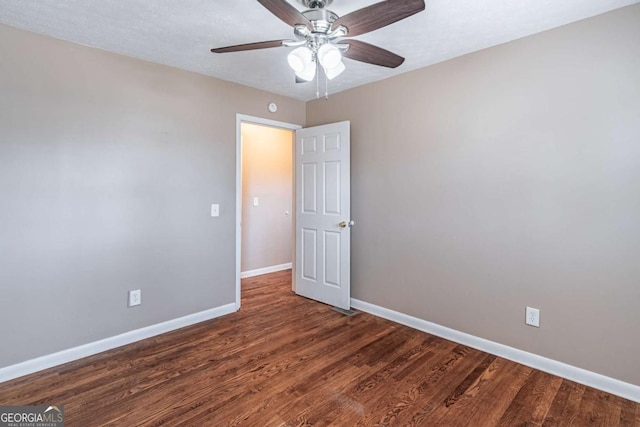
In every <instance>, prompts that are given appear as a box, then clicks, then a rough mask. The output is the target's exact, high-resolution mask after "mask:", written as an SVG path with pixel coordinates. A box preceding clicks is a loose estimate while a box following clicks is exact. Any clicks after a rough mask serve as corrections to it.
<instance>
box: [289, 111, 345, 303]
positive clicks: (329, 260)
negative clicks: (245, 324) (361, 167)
mask: <svg viewBox="0 0 640 427" xmlns="http://www.w3.org/2000/svg"><path fill="white" fill-rule="evenodd" d="M349 132H350V130H349V122H341V123H333V124H330V125H324V126H317V127H313V128H307V129H301V130H298V131H296V256H295V265H294V270H295V276H294V279H295V280H294V289H295V292H296V293H297V294H299V295H302V296H305V297H308V298H312V299H315V300H317V301H321V302H324V303H326V304H331V305H334V306H337V307H340V308H344V309H349V308H350V300H351V294H350V291H351V290H350V286H351V282H350V272H351V268H350V256H351V252H350V251H351V247H350V245H351V231H350V227H349V226H348V225H347V226H344V224H349V223H350V220H351V218H350V215H351V203H350V197H351V195H350V185H351V180H350V153H349V150H350V135H349ZM341 222H343V227H341V226H340V223H341Z"/></svg>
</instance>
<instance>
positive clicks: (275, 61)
mask: <svg viewBox="0 0 640 427" xmlns="http://www.w3.org/2000/svg"><path fill="white" fill-rule="evenodd" d="M288 1H289V2H290V3H292V4H294V5H295V6H296V7H298V9H300V10H304V7H303V6H302V5H301V4H299V3H298V2H297V0H288ZM376 1H377V0H334V2H333V4H332V5H331V6H330V7H329V8H330V9H331V10H333V11H334V12H336V13H337V14H338V15H344V14H346V13H349V12H351V11H354V10H356V9H359V8H361V7H364V6H367V5H370V4H373V3H376ZM639 1H640V0H426V5H427V8H426V10H425V11H424V12H421V13H419V14H417V15H414V16H412V17H410V18H408V19H405V20H404V21H400V22H397V23H395V24H392V25H391V26H389V27H386V28H383V29H380V30H378V31H375V32H372V33H369V34H366V35H363V36H360V37H357V38H358V39H361V40H364V41H367V42H369V43H373V44H376V45H379V46H380V47H383V48H385V49H388V50H391V51H392V52H395V53H397V54H399V55H401V56H404V57H405V58H406V61H405V63H404V64H403V65H401V66H400V67H399V68H397V69H395V70H389V69H386V68H383V67H377V66H374V65H368V64H363V63H359V62H356V61H351V60H349V59H346V60H345V63H346V65H347V70H346V71H345V72H344V73H343V74H342V75H340V76H339V77H338V78H336V79H335V80H334V81H332V82H330V92H331V93H335V92H339V91H342V90H346V89H349V88H352V87H355V86H359V85H362V84H365V83H369V82H372V81H376V80H381V79H384V78H387V77H390V76H393V75H396V74H400V73H404V72H407V71H411V70H414V69H416V68H421V67H425V66H427V65H430V64H434V63H437V62H441V61H444V60H447V59H450V58H454V57H456V56H460V55H464V54H466V53H470V52H473V51H477V50H480V49H484V48H487V47H490V46H495V45H497V44H500V43H504V42H507V41H510V40H514V39H517V38H520V37H523V36H527V35H530V34H534V33H538V32H540V31H544V30H548V29H551V28H554V27H558V26H560V25H564V24H568V23H570V22H574V21H577V20H580V19H584V18H587V17H590V16H594V15H598V14H600V13H604V12H607V11H609V10H613V9H617V8H620V7H623V6H626V5H630V4H634V3H638V2H639ZM0 23H4V24H7V25H10V26H13V27H17V28H22V29H26V30H29V31H33V32H36V33H40V34H45V35H48V36H52V37H56V38H59V39H63V40H69V41H72V42H76V43H81V44H84V45H88V46H93V47H97V48H100V49H104V50H107V51H111V52H116V53H120V54H123V55H127V56H132V57H136V58H141V59H145V60H148V61H152V62H157V63H160V64H166V65H170V66H173V67H177V68H182V69H185V70H190V71H195V72H198V73H202V74H206V75H209V76H214V77H218V78H221V79H224V80H229V81H233V82H237V83H241V84H244V85H248V86H252V87H256V88H259V89H263V90H267V91H270V92H274V93H278V94H282V95H286V96H290V97H292V98H297V99H300V100H305V101H306V100H310V99H313V98H315V84H314V83H307V84H295V83H294V75H293V72H292V71H291V70H290V69H289V67H288V65H287V61H286V54H287V51H288V50H290V48H283V47H281V48H274V49H265V50H260V51H250V52H239V53H226V54H213V53H211V52H210V49H211V48H213V47H221V46H227V45H233V44H240V43H249V42H255V41H264V40H275V39H289V38H293V35H292V30H291V28H290V27H289V26H287V25H286V24H285V23H283V22H282V21H280V20H279V19H278V18H276V17H275V16H273V15H271V14H270V13H269V12H268V11H267V10H266V9H265V8H264V7H263V6H261V5H260V4H259V3H258V2H257V1H255V0H180V1H176V0H127V1H124V0H0Z"/></svg>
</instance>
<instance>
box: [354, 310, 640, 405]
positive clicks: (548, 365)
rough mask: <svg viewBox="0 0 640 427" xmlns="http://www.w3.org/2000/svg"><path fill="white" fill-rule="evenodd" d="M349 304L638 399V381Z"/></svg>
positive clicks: (423, 321) (386, 311) (443, 327)
mask: <svg viewBox="0 0 640 427" xmlns="http://www.w3.org/2000/svg"><path fill="white" fill-rule="evenodd" d="M351 307H353V308H355V309H358V310H362V311H365V312H367V313H370V314H373V315H375V316H378V317H382V318H384V319H388V320H391V321H393V322H396V323H400V324H402V325H406V326H409V327H411V328H414V329H418V330H420V331H423V332H427V333H429V334H432V335H436V336H439V337H442V338H445V339H447V340H450V341H454V342H457V343H460V344H463V345H466V346H469V347H473V348H475V349H478V350H482V351H485V352H487V353H491V354H494V355H496V356H500V357H503V358H505V359H509V360H512V361H514V362H518V363H521V364H523V365H526V366H530V367H532V368H535V369H538V370H540V371H544V372H548V373H550V374H553V375H557V376H559V377H562V378H566V379H568V380H571V381H575V382H577V383H580V384H584V385H587V386H589V387H593V388H597V389H599V390H602V391H606V392H607V393H611V394H615V395H617V396H620V397H624V398H625V399H629V400H633V401H635V402H639V403H640V386H637V385H633V384H629V383H626V382H624V381H620V380H616V379H614V378H610V377H606V376H604V375H601V374H597V373H595V372H591V371H587V370H586V369H582V368H578V367H576V366H572V365H567V364H566V363H563V362H558V361H557V360H553V359H548V358H546V357H543V356H538V355H537V354H533V353H529V352H526V351H523V350H518V349H517V348H513V347H509V346H506V345H504V344H499V343H497V342H493V341H489V340H486V339H484V338H479V337H476V336H473V335H470V334H467V333H464V332H460V331H457V330H455V329H451V328H447V327H445V326H441V325H438V324H436V323H432V322H428V321H426V320H422V319H418V318H417V317H413V316H409V315H407V314H404V313H400V312H397V311H393V310H389V309H387V308H384V307H380V306H377V305H374V304H369V303H368V302H364V301H360V300H357V299H354V298H352V299H351Z"/></svg>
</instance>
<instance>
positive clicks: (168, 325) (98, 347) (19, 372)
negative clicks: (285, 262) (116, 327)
mask: <svg viewBox="0 0 640 427" xmlns="http://www.w3.org/2000/svg"><path fill="white" fill-rule="evenodd" d="M235 311H236V305H235V303H230V304H226V305H221V306H220V307H216V308H212V309H210V310H205V311H201V312H199V313H194V314H190V315H188V316H184V317H180V318H178V319H173V320H168V321H166V322H162V323H157V324H155V325H151V326H146V327H144V328H140V329H136V330H133V331H129V332H125V333H124V334H120V335H116V336H113V337H109V338H105V339H103V340H100V341H95V342H92V343H89V344H84V345H81V346H78V347H74V348H70V349H67V350H62V351H59V352H57V353H53V354H49V355H46V356H42V357H38V358H36V359H31V360H27V361H25V362H21V363H17V364H15V365H11V366H7V367H5V368H0V383H2V382H4V381H9V380H12V379H14V378H18V377H22V376H24V375H28V374H32V373H34V372H38V371H42V370H43V369H48V368H52V367H54V366H58V365H62V364H64V363H68V362H72V361H74V360H78V359H82V358H83V357H88V356H93V355H94V354H98V353H101V352H103V351H107V350H111V349H114V348H116V347H121V346H123V345H127V344H131V343H134V342H136V341H141V340H144V339H147V338H151V337H154V336H156V335H160V334H164V333H166V332H170V331H173V330H175V329H180V328H184V327H185V326H190V325H193V324H195V323H200V322H204V321H205V320H211V319H215V318H216V317H220V316H224V315H226V314H230V313H233V312H235Z"/></svg>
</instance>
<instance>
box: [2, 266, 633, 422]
mask: <svg viewBox="0 0 640 427" xmlns="http://www.w3.org/2000/svg"><path fill="white" fill-rule="evenodd" d="M290 274H291V273H290V271H285V272H280V273H273V274H269V275H264V276H259V277H255V278H252V279H245V280H243V301H242V304H243V305H242V310H241V311H240V312H238V313H234V314H231V315H228V316H225V317H222V318H219V319H215V320H211V321H207V322H203V323H200V324H198V325H194V326H191V327H188V328H184V329H180V330H178V331H174V332H171V333H168V334H164V335H161V336H158V337H154V338H150V339H148V340H144V341H141V342H139V343H135V344H132V345H128V346H125V347H121V348H118V349H115V350H111V351H108V352H105V353H101V354H98V355H95V356H92V357H89V358H86V359H82V360H79V361H76V362H72V363H68V364H66V365H63V366H59V367H56V368H52V369H49V370H47V371H43V372H40V373H37V374H33V375H29V376H26V377H23V378H19V379H17V380H14V381H10V382H5V383H3V384H0V404H2V405H45V404H46V405H49V404H55V405H64V407H65V415H66V421H67V422H66V425H67V426H82V427H85V426H102V425H109V426H112V425H113V426H118V425H121V426H137V425H145V426H147V425H148V426H156V425H170V426H225V425H238V426H307V425H317V426H324V425H335V426H373V425H414V426H474V427H475V426H569V425H571V426H590V425H594V426H595V425H600V426H618V425H620V426H639V427H640V404H637V403H634V402H631V401H628V400H625V399H622V398H620V397H617V396H612V395H610V394H607V393H604V392H601V391H598V390H595V389H592V388H589V387H585V386H583V385H580V384H576V383H573V382H571V381H567V380H563V379H562V378H559V377H555V376H553V375H549V374H546V373H543V372H540V371H537V370H535V369H532V368H528V367H526V366H523V365H519V364H517V363H514V362H511V361H508V360H505V359H502V358H500V357H496V356H492V355H489V354H487V353H483V352H481V351H477V350H474V349H471V348H469V347H466V346H464V345H459V344H456V343H454V342H451V341H447V340H444V339H441V338H438V337H435V336H432V335H428V334H425V333H422V332H419V331H416V330H413V329H410V328H408V327H405V326H402V325H398V324H395V323H393V322H390V321H387V320H384V319H380V318H376V317H374V316H371V315H369V314H366V313H358V314H357V315H356V316H353V317H346V316H343V315H341V314H339V313H337V312H335V311H333V310H331V308H330V307H328V306H325V305H323V304H319V303H316V302H313V301H310V300H307V299H305V298H301V297H298V296H295V295H294V294H293V293H292V292H291V279H290Z"/></svg>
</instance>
